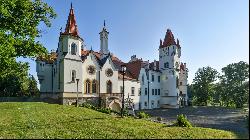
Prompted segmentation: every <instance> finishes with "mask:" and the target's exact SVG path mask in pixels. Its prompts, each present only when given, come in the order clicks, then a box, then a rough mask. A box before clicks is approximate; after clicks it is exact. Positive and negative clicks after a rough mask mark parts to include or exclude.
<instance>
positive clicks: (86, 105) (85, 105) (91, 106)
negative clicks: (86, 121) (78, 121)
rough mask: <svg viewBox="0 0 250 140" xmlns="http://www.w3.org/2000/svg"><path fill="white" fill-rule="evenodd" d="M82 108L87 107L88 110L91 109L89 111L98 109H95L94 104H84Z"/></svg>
mask: <svg viewBox="0 0 250 140" xmlns="http://www.w3.org/2000/svg"><path fill="white" fill-rule="evenodd" d="M81 106H82V107H86V108H89V109H94V110H96V109H97V108H96V107H95V106H93V105H92V104H89V103H86V102H85V103H83V104H82V105H81Z"/></svg>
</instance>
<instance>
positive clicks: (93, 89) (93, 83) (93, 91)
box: [92, 80, 97, 93]
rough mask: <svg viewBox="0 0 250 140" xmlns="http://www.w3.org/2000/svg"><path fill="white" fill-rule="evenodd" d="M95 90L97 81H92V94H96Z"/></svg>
mask: <svg viewBox="0 0 250 140" xmlns="http://www.w3.org/2000/svg"><path fill="white" fill-rule="evenodd" d="M96 89H97V81H96V80H93V81H92V93H97V92H96Z"/></svg>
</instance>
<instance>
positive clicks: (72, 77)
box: [71, 70, 76, 82]
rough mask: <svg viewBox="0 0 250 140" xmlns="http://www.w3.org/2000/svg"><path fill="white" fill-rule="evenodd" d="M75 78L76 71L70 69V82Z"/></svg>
mask: <svg viewBox="0 0 250 140" xmlns="http://www.w3.org/2000/svg"><path fill="white" fill-rule="evenodd" d="M75 79H76V71H75V70H72V74H71V81H72V82H75Z"/></svg>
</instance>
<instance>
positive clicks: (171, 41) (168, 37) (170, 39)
mask: <svg viewBox="0 0 250 140" xmlns="http://www.w3.org/2000/svg"><path fill="white" fill-rule="evenodd" d="M170 45H176V42H175V39H174V35H173V34H172V32H171V30H170V29H167V32H166V35H165V38H164V41H163V45H162V46H161V47H167V46H170Z"/></svg>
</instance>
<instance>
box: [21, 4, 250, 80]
mask: <svg viewBox="0 0 250 140" xmlns="http://www.w3.org/2000/svg"><path fill="white" fill-rule="evenodd" d="M44 2H46V3H48V5H50V6H52V8H53V9H54V10H55V12H56V13H57V17H56V19H53V20H52V21H51V22H52V26H51V27H50V28H48V27H46V26H45V25H44V24H41V25H39V29H40V30H42V31H43V32H42V34H41V35H42V37H40V38H38V39H37V40H38V41H40V42H41V43H42V44H43V45H44V46H45V47H46V48H47V49H48V51H49V52H50V51H51V50H52V49H53V50H56V49H57V44H58V40H59V32H60V28H61V27H62V29H63V30H64V29H65V26H66V22H67V17H68V14H69V9H70V3H71V2H72V4H73V9H74V13H75V16H76V22H77V26H78V31H79V33H80V36H81V37H82V38H83V39H84V41H85V44H86V48H87V49H90V48H91V46H92V48H93V50H94V51H99V50H100V39H99V32H100V31H101V29H102V27H103V21H104V20H105V21H106V28H107V29H108V31H109V46H108V47H109V50H110V52H111V53H113V54H114V55H115V56H117V57H118V58H119V59H120V60H122V61H124V62H128V61H129V60H130V57H131V56H132V55H136V56H137V58H142V59H143V60H145V61H146V60H149V61H150V62H152V61H154V60H159V54H158V48H159V42H160V39H164V36H165V33H166V31H167V29H168V28H169V29H171V31H172V33H173V34H174V37H175V39H177V38H178V39H179V41H180V45H181V49H182V53H181V62H185V63H186V64H187V68H188V69H189V74H188V83H190V84H191V83H192V81H193V79H194V76H195V72H196V71H197V70H198V68H202V67H206V66H210V67H212V68H215V69H216V70H217V71H218V72H221V68H222V67H225V66H226V65H228V64H231V63H236V62H239V61H245V62H247V63H249V1H248V0H188V1H187V0H126V1H117V0H105V1H102V0H60V1H59V0H44ZM18 60H20V61H26V62H29V63H30V70H29V72H30V73H31V74H33V75H34V76H35V77H36V79H37V76H36V75H37V74H36V64H35V61H33V60H31V59H27V58H26V59H24V58H18Z"/></svg>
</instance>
